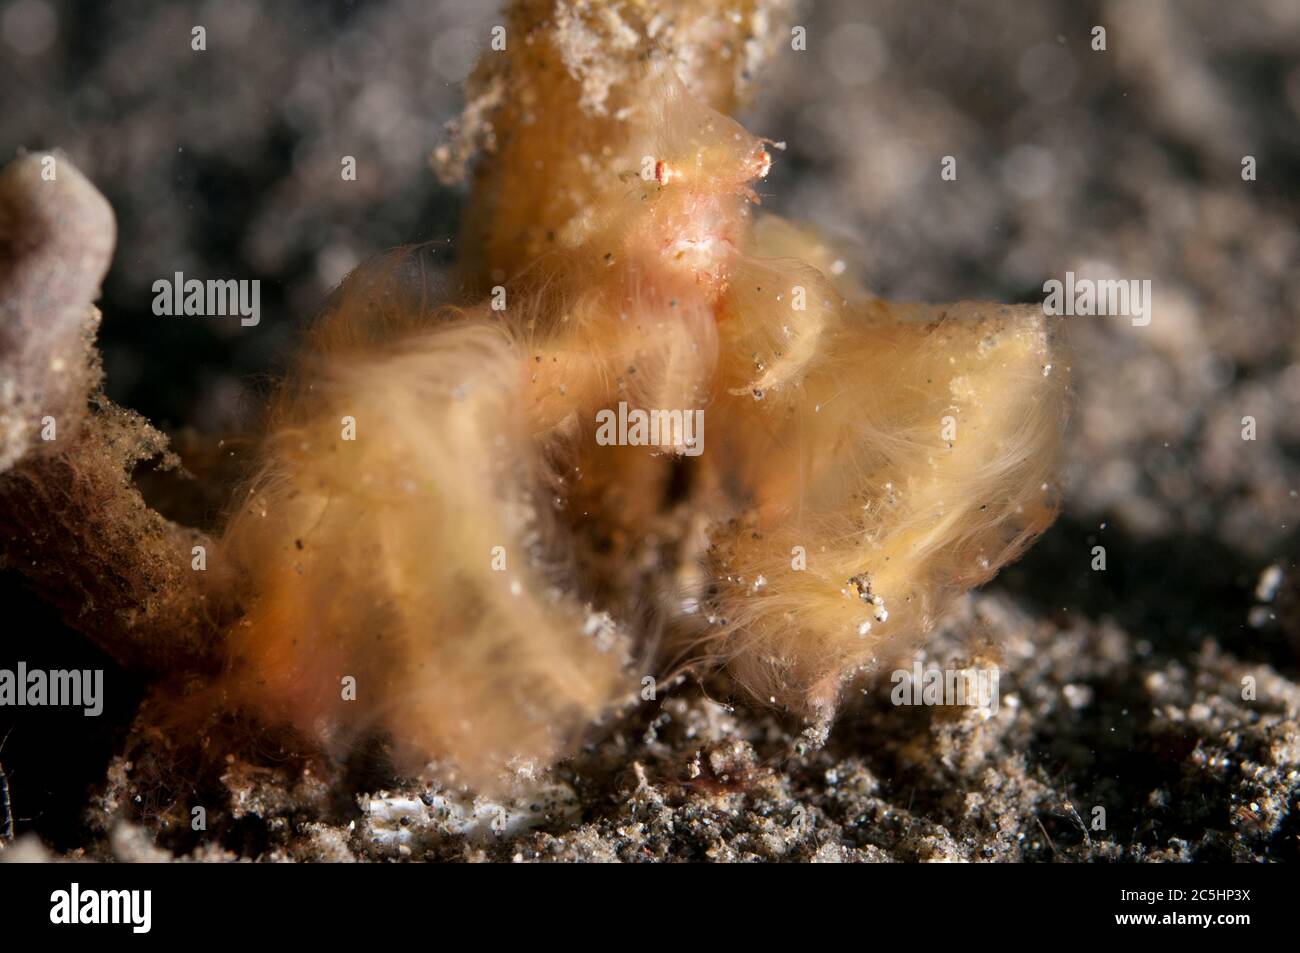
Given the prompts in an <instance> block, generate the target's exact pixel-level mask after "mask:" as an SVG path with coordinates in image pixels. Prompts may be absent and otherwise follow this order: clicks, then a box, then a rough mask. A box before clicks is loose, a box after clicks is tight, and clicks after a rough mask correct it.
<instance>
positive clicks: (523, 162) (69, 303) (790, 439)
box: [0, 0, 1066, 787]
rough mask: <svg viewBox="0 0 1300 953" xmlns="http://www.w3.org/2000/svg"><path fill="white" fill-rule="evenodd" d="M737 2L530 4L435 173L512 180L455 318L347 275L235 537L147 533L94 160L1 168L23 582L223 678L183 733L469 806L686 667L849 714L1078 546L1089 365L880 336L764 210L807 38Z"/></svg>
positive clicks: (370, 269) (276, 407)
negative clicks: (1050, 546)
mask: <svg viewBox="0 0 1300 953" xmlns="http://www.w3.org/2000/svg"><path fill="white" fill-rule="evenodd" d="M741 6H742V7H743V8H744V9H745V11H746V13H745V14H744V15H739V14H738V15H737V16H736V17H734V18H724V19H722V20H718V19H716V18H715V17H714V16H713V15H712V14H710V13H709V12H708V11H707V5H706V4H696V3H692V2H686V0H680V2H678V0H669V2H663V3H656V4H640V3H629V4H627V5H625V6H623V7H620V8H618V12H613V13H611V12H610V9H609V8H604V9H602V10H597V9H595V8H593V7H592V6H591V5H589V4H586V3H582V2H579V0H520V2H516V3H514V4H512V6H511V8H510V16H509V20H508V29H507V30H506V34H505V35H506V36H507V37H509V38H510V39H509V42H508V44H507V48H506V49H505V50H504V51H499V52H498V51H492V52H487V53H485V54H484V61H483V63H482V65H481V66H480V69H479V71H478V73H477V74H476V76H475V77H474V78H473V79H472V81H471V94H472V96H471V105H470V108H469V109H468V110H467V112H466V121H465V125H464V127H463V129H461V130H460V132H461V136H460V138H458V139H456V140H454V141H453V143H452V144H451V145H450V146H448V147H447V148H446V149H444V150H443V151H441V152H440V154H439V155H438V156H437V157H436V159H437V164H438V165H439V168H440V170H442V171H444V172H447V171H449V170H451V171H453V172H454V170H455V167H456V166H457V165H459V164H462V163H461V162H460V160H463V158H464V157H465V156H466V155H468V153H469V152H471V151H473V146H474V145H479V146H481V147H482V151H483V153H484V154H483V157H482V159H481V161H480V163H479V165H478V167H477V171H476V177H475V186H474V193H473V204H472V206H471V209H470V211H469V214H468V216H467V221H466V223H465V227H464V238H463V241H462V247H461V249H460V263H459V268H458V280H459V286H460V287H462V288H463V289H464V294H463V295H457V296H456V299H455V300H434V299H431V298H430V297H429V294H428V291H429V288H428V285H427V284H426V282H425V280H424V277H423V275H424V274H425V268H424V266H425V265H426V264H427V258H426V251H425V250H421V249H414V250H407V251H401V252H397V253H394V254H392V255H389V256H387V257H385V258H384V259H382V260H381V261H379V262H376V263H371V264H369V265H366V266H363V267H362V268H360V269H358V271H357V272H355V273H354V274H353V275H352V276H351V277H350V278H349V279H348V280H347V281H346V282H345V283H344V285H343V286H342V287H341V288H340V289H339V292H338V293H337V294H336V296H335V297H334V299H333V300H332V301H331V303H330V306H329V308H328V309H327V313H326V314H325V316H324V318H323V319H322V320H321V322H320V323H319V324H318V326H317V327H316V328H315V329H314V330H313V332H312V333H311V334H310V335H309V338H308V340H307V342H306V344H305V346H304V348H303V354H302V358H301V360H300V361H299V362H298V365H297V366H296V368H295V370H294V372H293V373H292V375H291V376H290V377H289V379H288V380H287V381H285V383H284V385H283V387H282V388H281V391H280V394H279V395H278V396H277V398H276V400H275V402H274V404H273V406H272V408H271V409H270V413H269V415H268V421H267V428H266V434H265V437H264V438H263V441H262V449H261V451H260V464H259V466H258V470H257V473H256V475H255V476H254V477H253V479H252V480H251V481H250V483H249V484H248V485H247V486H245V487H243V488H242V489H240V490H239V492H238V493H237V495H236V498H235V500H234V502H233V504H232V507H231V512H230V516H229V519H228V521H227V523H226V525H225V528H224V529H223V531H222V532H221V533H220V535H219V536H218V537H217V538H214V539H207V538H203V537H201V536H199V535H198V534H194V533H192V532H189V531H186V530H183V529H181V528H178V527H175V526H173V525H171V524H169V523H167V522H166V521H165V520H163V519H162V518H161V517H159V516H158V515H157V514H156V513H154V512H152V511H151V510H149V509H148V508H147V507H146V506H145V505H144V503H143V501H142V500H141V499H140V497H139V494H138V493H136V491H135V490H134V488H133V486H132V485H131V482H130V479H129V476H128V475H127V474H128V473H129V470H130V466H131V464H132V463H133V462H134V461H135V460H137V459H139V458H140V457H142V456H148V455H153V454H156V453H159V452H161V450H162V447H163V442H162V440H161V438H160V436H159V435H158V434H157V433H156V432H155V431H153V430H152V429H150V428H149V427H148V426H147V424H144V423H143V422H142V421H140V420H139V419H138V418H136V417H134V416H133V415H131V414H130V413H129V412H127V411H123V410H121V409H119V408H115V407H112V406H111V405H110V404H108V402H107V401H106V400H105V399H104V398H103V397H102V396H100V395H99V394H98V375H99V372H98V365H97V360H96V357H95V355H94V352H93V348H87V347H86V346H85V342H84V341H83V335H84V334H88V333H90V332H93V326H94V322H95V320H97V315H96V314H95V312H94V311H93V309H92V308H91V307H90V305H89V302H90V300H92V298H93V297H94V294H95V289H96V287H97V285H98V281H99V279H100V277H102V274H103V272H104V270H105V269H106V267H107V262H108V257H109V255H110V254H111V249H112V239H111V213H109V212H108V211H107V207H106V206H105V205H104V203H103V201H102V199H101V198H100V197H99V196H98V194H97V193H95V192H94V190H93V188H92V187H91V186H90V185H89V184H88V183H86V182H85V181H84V180H83V179H81V178H80V176H79V175H78V174H77V173H76V172H75V170H73V169H71V167H70V164H69V163H67V162H66V161H62V162H61V163H60V166H61V172H60V175H61V178H60V179H59V180H58V181H57V183H56V184H51V183H50V182H48V181H46V180H44V179H42V178H41V177H40V175H39V163H40V161H41V160H42V159H43V158H44V157H41V156H32V157H29V158H27V159H25V160H22V161H20V162H18V163H16V164H15V165H14V166H12V167H11V168H10V169H9V170H8V172H7V173H6V175H5V179H4V181H3V183H0V201H3V208H4V213H5V214H4V216H3V218H2V219H0V224H2V225H3V228H4V239H5V241H6V243H7V244H8V246H9V248H10V250H11V261H10V263H9V265H8V267H7V268H6V270H5V272H4V274H3V276H2V278H0V280H2V282H3V283H2V284H0V292H2V294H3V298H4V301H5V310H4V313H3V324H2V325H0V330H3V333H4V339H5V347H4V350H3V351H2V352H0V357H2V358H3V368H4V370H5V372H6V375H7V376H6V379H5V382H4V384H5V386H4V388H3V392H2V393H0V398H3V399H4V401H5V405H4V408H3V409H4V413H5V424H6V429H5V431H4V440H5V444H4V446H3V451H4V452H3V454H0V460H3V461H4V462H5V463H7V464H9V465H10V467H9V472H8V473H6V474H5V475H4V476H3V477H0V527H3V530H4V534H5V551H6V555H7V559H8V561H9V562H10V564H12V565H15V566H17V567H18V568H19V569H22V570H24V571H25V572H27V573H28V575H29V576H30V577H31V579H32V581H33V582H34V584H35V585H36V586H37V587H38V589H41V590H42V591H43V592H45V593H46V594H47V595H48V596H49V598H50V599H51V600H52V601H54V602H56V603H57V604H58V605H60V606H61V607H62V608H63V610H64V611H65V614H66V615H67V616H68V618H69V619H70V620H71V621H72V623H73V624H74V625H79V626H80V627H81V628H83V629H84V630H86V631H87V632H88V633H89V634H91V635H92V636H93V637H95V638H96V639H97V640H98V641H99V642H100V643H101V644H103V645H105V646H106V647H108V648H109V649H110V651H113V652H114V654H116V655H117V656H118V657H119V658H121V659H123V660H124V661H126V662H128V663H130V664H135V665H139V666H142V667H146V668H153V669H155V670H158V671H163V672H169V673H174V672H176V671H177V670H183V671H191V672H199V673H206V675H205V677H208V678H209V682H210V686H211V687H210V688H209V689H207V690H205V691H200V692H198V693H196V694H194V695H193V696H191V697H192V699H193V700H192V701H191V702H190V703H189V704H192V705H211V704H215V705H220V706H226V707H237V708H240V709H243V710H246V711H250V712H253V713H255V714H256V715H258V716H259V717H261V718H262V719H265V720H267V721H273V722H281V723H289V724H292V725H294V726H295V727H297V728H298V729H300V730H301V731H302V732H303V733H304V735H306V736H307V737H310V738H312V739H315V740H316V741H318V742H320V743H323V744H324V745H325V746H326V747H327V748H337V747H339V746H346V745H348V744H349V743H350V741H351V739H353V738H355V737H356V736H358V735H359V734H360V733H362V732H370V731H373V730H375V729H377V728H378V729H382V730H384V731H385V732H387V733H389V734H390V735H391V736H392V738H393V740H394V742H395V743H396V745H397V748H398V750H399V751H402V752H404V753H406V754H407V756H408V758H409V763H411V764H422V763H424V762H427V761H429V760H430V759H432V760H435V761H437V762H438V763H439V765H440V767H441V770H443V771H444V772H445V774H446V775H447V777H448V778H454V779H456V780H459V781H464V782H466V783H468V784H471V785H473V786H476V787H485V786H490V785H492V784H494V783H496V782H497V781H498V779H499V778H500V777H501V775H502V773H503V770H504V769H507V768H510V767H519V766H520V765H523V764H528V763H533V764H542V765H544V764H546V763H549V762H551V761H553V760H554V759H556V758H558V757H561V756H563V755H564V753H565V752H566V750H568V749H569V748H570V746H571V745H572V744H573V742H574V740H575V739H576V738H578V737H579V736H580V735H581V734H582V733H583V731H584V730H586V729H587V728H588V727H589V726H590V725H592V724H593V723H597V722H599V721H600V720H601V719H602V718H604V717H605V716H607V715H608V714H610V713H611V712H613V711H615V710H616V709H617V708H618V707H619V706H620V705H621V704H624V703H626V702H627V701H628V700H634V699H635V698H636V697H637V692H638V690H639V689H640V688H641V686H642V685H643V683H644V682H643V680H644V679H651V680H653V679H655V678H662V677H663V676H664V674H666V672H667V671H668V670H669V668H671V667H673V666H675V665H679V664H689V665H696V666H705V665H709V666H716V667H722V668H724V669H725V670H726V672H727V673H728V674H729V675H730V676H731V677H732V678H733V679H734V680H735V681H736V682H737V683H738V684H739V685H741V686H743V687H744V688H745V689H747V690H748V692H749V693H750V694H751V695H752V696H753V697H754V698H756V699H757V700H758V701H759V702H761V703H770V704H776V705H781V706H785V707H788V708H789V709H791V710H793V711H795V712H798V713H800V714H803V715H807V716H811V717H815V718H819V719H826V718H829V717H830V715H831V714H832V713H833V712H834V710H835V708H836V705H837V702H838V701H839V699H840V696H841V693H842V692H843V690H844V687H845V686H846V685H847V684H848V683H849V681H850V680H851V679H852V678H853V677H854V676H856V675H858V674H859V673H862V672H864V671H871V670H873V669H876V668H878V667H880V666H881V665H883V664H886V663H887V662H889V661H891V660H893V659H895V658H897V657H898V656H899V655H901V654H902V653H903V652H905V651H906V650H908V649H909V648H911V647H913V646H914V645H915V644H916V643H917V642H918V641H920V640H921V639H923V638H924V636H925V635H926V633H927V632H929V631H930V629H931V628H932V627H933V626H934V624H935V623H936V621H937V620H938V619H939V617H940V616H941V614H942V613H943V611H944V608H945V606H946V605H947V603H948V602H949V601H950V600H951V599H952V598H953V597H954V596H955V595H957V594H960V593H961V592H963V591H965V590H966V589H968V588H970V587H971V586H974V585H978V584H980V583H981V582H983V581H985V580H987V579H989V578H991V577H992V576H993V575H994V574H995V573H996V572H997V571H998V569H999V568H1000V567H1001V566H1003V565H1005V564H1006V563H1007V562H1008V561H1009V560H1011V559H1014V558H1015V557H1016V556H1018V555H1019V554H1020V553H1021V552H1022V551H1023V550H1024V548H1025V547H1026V546H1027V545H1028V544H1029V543H1030V542H1031V541H1032V540H1033V539H1034V538H1035V537H1036V536H1037V535H1038V534H1039V533H1041V532H1042V531H1043V530H1044V529H1045V528H1046V527H1047V526H1048V525H1049V524H1050V523H1051V521H1052V519H1053V516H1054V512H1055V509H1054V494H1055V488H1054V481H1055V474H1056V458H1057V450H1058V445H1059V442H1060V437H1061V424H1062V419H1063V414H1064V406H1065V399H1064V397H1065V389H1066V381H1065V367H1064V366H1063V362H1062V360H1061V358H1060V356H1059V355H1058V354H1057V353H1056V345H1055V344H1054V342H1053V341H1052V339H1051V336H1050V335H1049V333H1048V329H1047V327H1046V322H1045V319H1044V317H1043V315H1042V313H1041V310H1040V309H1038V308H1035V307H1028V306H1026V307H1012V306H1002V305H989V304H976V303H961V304H955V305H949V306H943V307H929V306H898V305H891V304H888V303H886V302H883V301H881V300H878V299H875V298H872V297H870V296H868V295H866V294H865V293H863V292H862V291H861V290H860V289H857V288H856V287H854V286H853V285H852V284H851V283H850V282H848V281H847V280H844V279H841V278H835V279H832V278H828V277H827V275H828V274H832V273H833V272H834V271H837V270H839V269H832V268H831V262H832V260H833V256H832V255H831V254H830V252H829V251H828V249H827V248H826V247H825V246H824V244H822V243H821V242H820V241H819V240H817V239H816V238H815V237H814V236H812V235H811V234H810V233H808V232H807V231H805V230H802V229H800V228H797V227H795V226H793V225H790V224H788V223H786V222H783V221H781V220H779V219H776V218H774V217H761V218H756V217H755V215H754V212H753V205H754V203H755V201H756V198H755V195H754V193H753V191H752V187H753V183H754V182H755V181H756V180H758V179H761V178H762V177H763V176H764V175H765V174H766V172H767V170H768V168H769V167H770V164H771V161H772V155H771V152H770V151H769V147H773V146H774V145H775V144H774V143H772V142H771V141H770V140H765V139H760V138H756V137H754V136H752V135H750V134H749V133H748V132H746V131H745V130H744V129H743V128H742V127H741V126H740V125H739V124H738V123H736V122H735V121H734V120H732V119H730V118H728V116H727V115H726V114H725V113H727V112H729V111H731V110H732V109H733V108H734V107H735V105H736V102H737V99H738V96H739V90H740V87H741V86H742V85H743V83H742V82H741V77H742V76H744V77H745V81H747V77H748V70H746V71H744V72H741V71H740V70H739V64H738V59H739V51H741V50H743V51H745V57H746V58H747V59H752V60H755V61H757V60H758V59H761V55H760V54H761V51H762V50H763V49H765V48H767V47H770V45H771V44H772V43H773V42H774V40H773V39H772V37H773V36H774V35H775V36H776V38H777V39H778V40H779V38H780V37H779V31H775V32H773V27H772V23H771V18H770V17H771V13H772V9H771V8H772V7H773V6H774V5H771V4H765V3H761V2H759V0H752V2H749V3H745V4H741ZM775 6H778V7H779V6H780V5H779V4H778V5H775ZM649 8H654V10H653V11H650V10H649ZM650 12H654V13H655V14H656V16H654V17H651V16H650V15H649V14H650ZM760 13H761V14H762V16H761V17H760ZM666 23H667V24H670V25H669V26H665V24H666ZM597 51H598V52H597ZM721 51H727V55H725V56H724V55H722V53H721ZM32 236H35V240H32ZM462 298H463V300H462ZM467 302H469V303H467ZM52 314H53V315H57V316H58V317H57V320H53V321H52V320H50V317H49V316H50V315H52ZM50 328H53V329H54V330H53V331H51V330H50ZM38 330H39V333H38ZM56 366H57V367H58V371H57V372H56V371H55V370H54V368H55V367H56ZM88 391H89V392H90V393H91V394H92V397H91V401H90V404H91V406H90V408H89V410H88V409H87V407H86V400H85V396H86V394H87V392H88ZM638 413H639V414H640V416H637V415H638ZM613 414H616V415H618V419H619V420H620V421H621V423H620V425H619V426H618V427H617V428H616V429H615V431H614V432H615V433H616V434H617V436H616V437H615V439H613V440H611V439H610V436H609V435H610V431H609V430H608V429H607V427H606V425H607V424H608V423H609V421H610V419H611V417H610V415H613ZM674 414H676V416H674ZM697 414H698V415H699V417H695V416H694V415H697ZM655 415H658V416H655ZM685 415H691V417H690V418H689V419H692V420H696V419H698V420H700V421H702V422H704V423H706V424H707V426H705V427H701V428H700V430H699V432H698V433H697V434H696V435H695V436H692V437H690V438H689V439H688V438H687V435H686V434H685V431H684V430H683V429H682V426H681V421H684V420H686V419H688V418H687V417H686V416H685ZM47 417H54V418H55V419H57V420H58V421H59V426H58V428H57V430H58V436H57V439H55V440H53V441H45V442H44V443H43V442H42V441H40V440H39V439H36V438H35V436H34V435H35V434H36V433H37V431H38V430H39V427H40V421H41V420H43V419H45V418H47ZM632 419H636V420H654V421H658V422H662V421H667V422H668V423H667V424H665V427H666V432H667V436H664V431H663V428H660V427H659V426H658V425H656V428H655V435H654V438H653V439H651V435H650V432H649V431H648V430H647V431H645V432H642V431H641V430H638V429H636V426H637V425H636V424H628V421H629V420H632ZM706 433H707V438H706V437H705V434H706ZM602 435H603V436H602ZM200 550H201V551H202V553H203V563H204V566H205V568H204V569H202V571H199V570H196V569H195V565H196V557H195V554H196V553H197V552H199V551H200Z"/></svg>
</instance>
